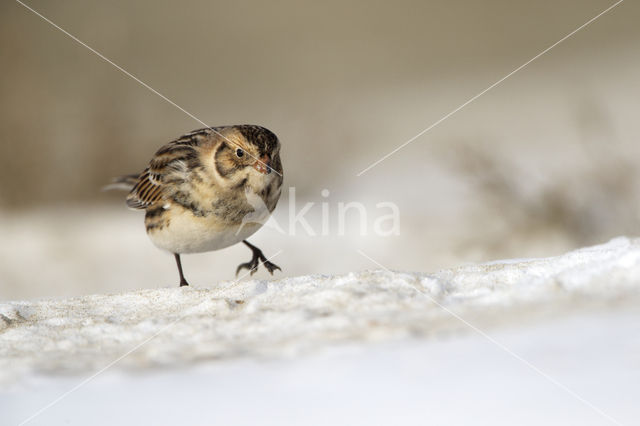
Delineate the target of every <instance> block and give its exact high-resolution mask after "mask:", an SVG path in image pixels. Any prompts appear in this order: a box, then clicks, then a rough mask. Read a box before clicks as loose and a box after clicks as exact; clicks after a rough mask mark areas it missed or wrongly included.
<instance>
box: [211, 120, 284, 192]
mask: <svg viewBox="0 0 640 426" xmlns="http://www.w3.org/2000/svg"><path fill="white" fill-rule="evenodd" d="M218 132H219V133H220V134H218V135H215V138H216V139H217V143H216V144H215V146H214V149H213V158H212V159H213V166H214V168H215V171H216V174H217V175H218V176H219V177H220V178H221V179H223V180H224V181H228V182H230V183H231V182H241V181H243V180H245V181H250V182H252V181H255V182H260V181H265V180H266V181H269V180H271V179H272V178H274V176H272V175H276V176H277V177H279V178H281V177H282V163H281V161H280V141H279V140H278V137H277V136H276V135H275V134H274V133H273V132H271V131H270V130H269V129H266V128H264V127H261V126H255V125H248V124H246V125H237V126H228V127H222V128H218Z"/></svg>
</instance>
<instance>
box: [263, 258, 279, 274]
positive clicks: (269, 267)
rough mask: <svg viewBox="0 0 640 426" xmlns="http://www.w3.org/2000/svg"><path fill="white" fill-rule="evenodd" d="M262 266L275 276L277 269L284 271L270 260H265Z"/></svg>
mask: <svg viewBox="0 0 640 426" xmlns="http://www.w3.org/2000/svg"><path fill="white" fill-rule="evenodd" d="M262 265H264V267H265V268H267V271H269V273H270V274H271V275H273V271H275V270H276V269H277V270H279V271H282V269H280V267H279V266H278V265H276V264H275V263H271V262H269V261H268V260H263V261H262Z"/></svg>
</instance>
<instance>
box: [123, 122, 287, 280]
mask: <svg viewBox="0 0 640 426" xmlns="http://www.w3.org/2000/svg"><path fill="white" fill-rule="evenodd" d="M114 182H115V185H114V186H119V187H123V186H124V187H127V189H130V192H129V195H128V196H127V205H128V206H129V207H131V208H133V209H140V210H145V218H144V223H145V226H146V228H147V234H148V235H149V238H150V239H151V241H152V242H153V243H154V244H155V245H156V246H157V247H159V248H161V249H164V250H167V251H169V252H171V253H173V254H174V256H175V259H176V263H177V265H178V272H179V274H180V286H185V285H189V283H188V282H187V280H186V279H185V277H184V274H183V272H182V264H181V262H180V255H181V254H184V253H201V252H206V251H212V250H219V249H222V248H225V247H229V246H231V245H233V244H236V243H239V242H241V241H242V242H243V243H244V244H246V245H247V247H249V248H250V249H251V251H252V253H253V257H252V258H251V260H250V261H249V262H246V263H242V264H240V265H239V266H238V268H237V269H236V275H237V274H238V273H239V272H240V271H241V270H242V269H243V268H246V269H248V270H250V271H251V274H253V273H254V272H256V271H257V269H258V264H259V262H262V265H263V266H264V267H265V268H267V270H268V271H269V272H270V273H271V274H273V271H275V270H276V269H280V267H278V266H277V265H275V264H273V263H271V262H269V261H268V260H267V258H266V257H265V256H264V254H263V253H262V251H261V250H260V249H259V248H257V247H256V246H254V245H252V244H250V243H249V242H248V241H246V239H247V238H248V237H249V236H251V235H252V234H253V233H255V232H256V231H257V230H258V229H260V227H261V226H262V223H263V222H264V220H266V218H268V216H269V215H270V214H271V212H272V211H273V210H274V209H275V207H276V204H277V203H278V199H279V198H280V193H281V189H282V162H281V161H280V141H279V140H278V138H277V136H276V135H275V134H274V133H273V132H271V131H270V130H268V129H266V128H264V127H261V126H255V125H236V126H223V127H209V128H204V129H199V130H194V131H193V132H191V133H188V134H186V135H184V136H181V137H180V138H178V139H176V140H174V141H171V142H169V143H168V144H166V145H164V146H163V147H162V148H160V149H159V150H158V151H157V152H156V153H155V155H154V156H153V158H152V159H151V162H150V163H149V166H148V167H147V168H146V169H145V170H144V171H143V172H142V173H141V174H139V175H128V176H122V177H120V178H117V179H115V180H114Z"/></svg>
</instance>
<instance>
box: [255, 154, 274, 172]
mask: <svg viewBox="0 0 640 426" xmlns="http://www.w3.org/2000/svg"><path fill="white" fill-rule="evenodd" d="M253 168H254V169H256V170H257V171H259V172H260V173H262V174H263V175H268V174H269V173H271V158H269V156H268V155H267V154H265V155H263V156H262V157H260V159H259V160H256V162H255V163H253Z"/></svg>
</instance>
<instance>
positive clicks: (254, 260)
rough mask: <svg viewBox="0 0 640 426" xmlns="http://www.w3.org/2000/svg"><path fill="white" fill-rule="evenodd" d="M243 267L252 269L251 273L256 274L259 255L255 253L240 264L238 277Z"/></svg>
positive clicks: (237, 271)
mask: <svg viewBox="0 0 640 426" xmlns="http://www.w3.org/2000/svg"><path fill="white" fill-rule="evenodd" d="M243 269H247V270H249V271H251V275H253V274H255V273H256V272H257V271H258V256H256V254H255V253H254V254H253V257H252V258H251V260H250V261H248V262H245V263H241V264H240V265H238V268H237V269H236V277H237V276H238V274H239V273H240V271H242V270H243Z"/></svg>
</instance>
